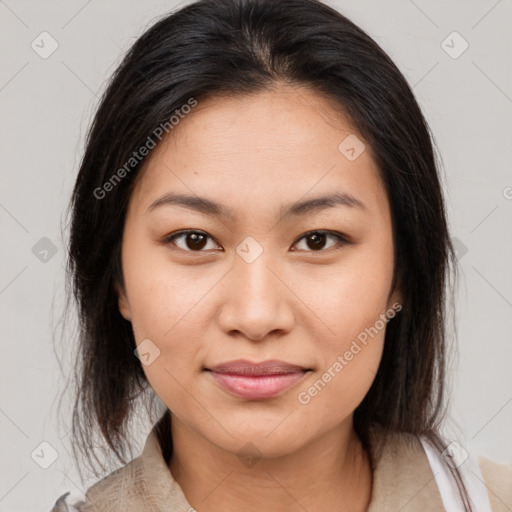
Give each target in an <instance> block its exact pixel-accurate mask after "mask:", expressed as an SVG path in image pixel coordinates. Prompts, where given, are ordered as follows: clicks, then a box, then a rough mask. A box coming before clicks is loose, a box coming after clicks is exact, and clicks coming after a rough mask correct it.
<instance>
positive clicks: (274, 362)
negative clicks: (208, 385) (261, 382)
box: [206, 359, 309, 376]
mask: <svg viewBox="0 0 512 512" xmlns="http://www.w3.org/2000/svg"><path fill="white" fill-rule="evenodd" d="M206 370H210V371H212V372H216V373H231V374H235V375H253V376H254V375H278V374H285V373H296V372H303V371H308V370H309V368H303V367H302V366H299V365H296V364H290V363H286V362H285V361H280V360H278V359H269V360H267V361H262V362H260V363H253V362H251V361H248V360H247V359H237V360H236V361H228V362H226V363H221V364H218V365H216V366H212V367H210V368H206Z"/></svg>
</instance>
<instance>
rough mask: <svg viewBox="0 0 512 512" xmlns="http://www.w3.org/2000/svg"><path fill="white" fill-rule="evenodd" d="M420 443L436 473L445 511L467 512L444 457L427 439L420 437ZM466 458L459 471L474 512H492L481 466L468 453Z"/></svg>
mask: <svg viewBox="0 0 512 512" xmlns="http://www.w3.org/2000/svg"><path fill="white" fill-rule="evenodd" d="M420 441H421V444H422V445H423V449H424V450H425V453H426V455H427V459H428V461H429V463H430V467H431V468H432V472H433V473H434V478H435V480H436V483H437V487H438V488H439V492H440V494H441V498H442V500H443V505H444V508H445V510H446V511H447V512H465V508H464V504H463V502H462V498H461V496H460V492H459V490H458V486H457V482H456V481H455V478H454V477H453V475H452V473H451V471H450V469H449V467H448V465H447V464H448V462H447V461H445V460H443V456H442V455H441V454H440V453H439V451H438V450H437V448H436V447H435V446H433V445H432V444H431V442H430V441H429V440H428V439H427V438H426V437H420ZM454 445H455V446H456V447H458V446H459V445H458V444H457V443H454ZM465 456H466V457H467V458H466V459H465V460H464V461H462V462H460V465H459V466H458V469H459V472H460V473H461V476H462V479H463V480H464V484H465V486H466V490H467V491H468V495H469V499H470V500H471V504H472V507H473V510H475V511H478V512H492V510H491V504H490V502H489V495H488V494H487V489H486V486H485V484H484V479H483V476H482V472H481V470H480V466H479V465H478V463H477V462H476V461H474V460H473V459H472V458H471V457H470V456H468V454H467V452H466V453H465Z"/></svg>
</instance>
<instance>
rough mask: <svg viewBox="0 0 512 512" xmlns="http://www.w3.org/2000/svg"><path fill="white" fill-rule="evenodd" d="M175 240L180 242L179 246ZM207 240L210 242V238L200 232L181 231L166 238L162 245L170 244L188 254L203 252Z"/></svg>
mask: <svg viewBox="0 0 512 512" xmlns="http://www.w3.org/2000/svg"><path fill="white" fill-rule="evenodd" d="M176 240H181V246H180V244H179V243H176V242H175V241H176ZM208 240H211V237H210V236H209V235H207V234H206V233H203V232H202V231H182V232H181V233H176V234H174V235H172V236H169V237H167V238H166V239H165V240H164V243H165V244H168V243H172V244H174V245H176V246H177V247H178V248H180V249H183V250H184V251H188V252H204V251H202V250H203V249H204V248H205V247H206V246H207V245H208ZM211 248H212V247H209V248H208V249H211ZM213 248H215V247H213Z"/></svg>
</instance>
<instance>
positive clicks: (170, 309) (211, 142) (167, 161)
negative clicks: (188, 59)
mask: <svg viewBox="0 0 512 512" xmlns="http://www.w3.org/2000/svg"><path fill="white" fill-rule="evenodd" d="M349 134H356V135H357V136H358V137H359V139H360V140H363V138H362V136H361V135H359V134H358V133H357V131H356V130H355V128H354V127H353V126H352V125H351V123H350V122H349V120H348V118H347V117H346V116H344V115H343V113H342V111H341V109H340V108H339V106H338V105H335V104H333V103H332V102H330V101H328V100H327V99H325V98H322V97H321V96H319V95H317V94H316V93H315V92H314V91H311V90H308V89H305V88H298V87H294V88H291V87H288V86H284V85H281V86H279V87H276V88H275V89H273V90H269V91H265V92H262V93H258V94H256V95H251V96H246V97H231V98H230V97H226V96H224V97H217V98H215V100H213V99H209V100H205V101H203V102H199V104H198V105H197V107H195V108H194V109H193V111H192V112H191V113H190V114H188V115H187V116H186V117H185V118H184V119H183V120H181V122H180V123H179V125H177V126H176V127H175V128H174V130H173V131H172V132H171V133H170V135H169V136H168V138H167V139H166V140H165V143H162V144H161V145H159V146H157V148H156V149H154V150H153V152H152V153H151V155H150V157H149V160H147V163H146V165H145V168H144V169H143V172H142V174H141V175H140V176H139V179H138V182H137V185H136V187H135V189H134V192H133V194H132V197H131V199H130V203H129V207H128V212H127V217H126V222H125V229H124V233H123V244H122V267H123V278H124V288H122V289H120V290H119V309H120V311H121V313H122V315H123V316H124V318H126V319H127V320H129V321H131V322H132V326H133V331H134V335H135V339H136V342H137V344H140V343H141V342H142V341H143V340H145V339H150V340H151V342H152V343H154V345H155V346H157V347H158V349H159V350H160V354H159V356H158V357H157V358H156V359H155V360H154V361H153V362H152V363H151V364H150V365H148V366H145V365H144V371H145V374H146V376H147V378H148V381H149V383H150V385H151V386H152V388H153V389H154V391H155V393H156V394H157V395H158V396H159V398H160V399H161V400H162V401H163V402H164V403H165V404H166V406H167V407H168V408H169V409H170V410H171V411H172V418H171V425H170V428H171V432H172V437H173V442H174V453H173V456H172V458H171V461H170V465H169V466H170V470H171V472H172V475H173V476H174V478H175V479H176V481H177V482H178V483H179V484H180V486H181V488H182V490H183V492H184V494H185V496H186V498H187V500H188V501H189V503H190V504H191V505H192V506H193V507H194V508H195V509H197V510H199V511H200V512H217V511H223V512H225V511H227V510H248V511H261V510H266V511H276V512H277V511H287V512H290V511H292V512H294V511H303V510H304V509H306V510H308V511H309V512H320V511H325V510H329V509H331V510H338V511H351V512H354V511H365V510H367V508H368V504H369V502H370V499H371V492H372V491H371V489H372V471H371V468H370V464H369V458H368V454H367V453H366V452H365V451H364V450H363V448H362V444H361V442H360V440H359V438H358V436H357V435H356V433H355V431H354V428H353V412H354V409H355V408H356V407H357V406H358V405H359V403H360V402H361V401H362V400H363V398H364V396H365V395H366V393H367V392H368V390H369V388H370V386H371V384H372V382H373V379H374V377H375V374H376V372H377V369H378V366H379V362H380V359H381V355H382V349H383V342H384V333H385V327H384V328H382V329H381V330H379V332H378V334H377V335H375V336H374V337H373V338H370V341H369V342H368V344H367V345H366V346H364V348H363V349H362V350H361V351H360V352H359V353H357V355H355V356H354V357H353V359H352V360H351V361H349V362H348V363H347V364H346V366H344V367H343V369H342V371H339V372H338V373H336V376H335V377H334V378H332V379H331V381H330V382H329V383H328V384H327V385H326V386H325V387H324V388H323V389H321V391H320V392H319V393H318V394H317V395H316V396H314V397H313V398H311V400H310V402H309V403H307V404H303V403H301V402H300V401H299V400H298V394H299V393H300V392H301V391H302V392H303V391H304V390H306V391H307V390H308V388H310V387H311V386H312V385H313V384H314V383H315V381H317V380H318V379H319V378H321V377H322V375H323V374H324V372H325V371H326V370H327V369H328V368H329V367H332V366H333V363H335V361H336V360H337V358H338V356H340V355H341V356H343V354H344V353H345V352H346V351H347V350H348V349H349V347H350V346H351V343H352V342H353V341H354V340H355V339H356V337H357V336H358V334H360V333H361V332H362V331H364V330H365V328H368V327H370V326H374V325H375V323H376V321H377V320H378V319H379V315H381V314H384V313H385V312H386V311H387V310H389V309H390V308H391V307H392V305H393V304H396V303H397V302H400V295H399V293H398V292H396V291H395V290H392V288H391V284H392V276H393V265H394V258H393V236H392V223H391V213H390V207H389V202H388V198H387V195H386V192H385V188H384V185H383V183H382V181H381V179H380V177H379V173H378V169H377V167H376V165H375V162H374V160H373V158H372V156H371V149H370V148H369V146H368V145H366V150H365V151H363V152H362V153H361V155H360V156H359V157H358V158H357V159H355V160H354V161H350V160H349V159H347V158H346V157H345V156H344V155H343V154H342V153H341V152H340V151H339V150H338V145H339V144H340V143H341V142H342V141H343V140H344V139H345V137H347V135H349ZM333 191H339V192H346V193H350V194H351V195H353V196H355V197H356V198H357V199H359V200H360V201H361V202H362V203H363V204H364V205H365V209H361V208H355V207H349V206H343V205H342V206H335V207H332V208H327V209H324V210H321V211H315V212H309V213H308V214H306V215H303V216H298V217H284V218H281V217H280V208H281V207H282V206H284V205H288V204H289V203H293V202H295V201H298V200H304V199H311V198H313V197H317V196H321V195H324V194H328V193H332V192H333ZM169 192H174V193H183V194H190V195H197V196H201V197H207V198H209V199H212V200H214V201H217V202H219V203H222V204H223V205H225V206H226V207H229V208H231V209H232V210H233V219H227V218H225V219H220V218H216V217H214V216H211V215H206V214H203V213H199V212H196V211H193V210H191V209H187V208H185V207H182V206H178V205H165V206H161V207H158V208H155V209H154V210H152V211H150V212H148V208H149V206H150V205H151V204H152V203H153V202H154V201H155V200H156V199H158V198H160V197H162V196H163V195H165V194H167V193H169ZM185 229H194V230H200V231H201V232H205V233H206V234H207V235H208V237H207V238H206V239H205V241H204V243H203V244H202V245H201V244H200V245H199V246H198V245H197V243H196V245H194V240H193V239H192V240H191V239H190V236H189V237H187V236H186V235H184V236H181V237H178V238H177V239H176V238H175V239H174V243H173V242H169V241H168V242H167V244H165V243H164V239H165V238H166V236H168V235H170V234H172V233H177V232H179V231H180V230H185ZM319 229H324V230H332V231H337V232H339V233H341V234H343V235H345V237H346V238H347V240H349V241H350V243H348V244H343V243H342V242H339V241H338V240H337V239H336V238H335V237H332V236H330V235H329V236H327V237H326V238H325V241H324V243H323V245H322V244H320V247H319V249H315V247H316V246H315V245H314V243H312V242H311V241H309V243H308V237H305V236H304V235H306V234H308V233H309V234H311V233H310V232H311V231H313V232H314V231H315V230H319ZM246 237H253V238H254V239H255V240H256V243H257V244H258V245H257V247H260V248H261V249H262V250H263V252H262V253H261V254H260V255H259V257H257V258H256V259H255V260H254V261H252V262H251V263H248V262H247V261H246V260H244V259H243V258H242V257H240V256H239V254H238V253H237V247H239V246H240V244H241V243H242V242H243V241H244V240H245V239H246ZM242 245H243V244H242ZM250 250H251V251H254V246H252V248H251V249H250ZM201 251H202V252H201ZM253 254H254V252H253ZM239 358H245V359H249V360H251V361H255V362H259V361H263V360H267V359H281V360H283V361H286V362H289V363H292V364H299V365H301V366H303V367H307V368H311V369H312V370H313V371H311V372H309V373H307V374H306V375H305V376H304V378H303V379H302V380H301V381H300V382H297V383H296V384H295V385H293V386H292V387H291V388H288V389H287V390H285V391H284V392H283V393H282V394H280V395H279V396H277V397H273V398H270V399H264V400H248V399H244V398H239V397H235V396H233V395H231V394H229V393H228V392H226V391H225V390H224V389H223V388H221V387H220V386H219V385H218V384H217V383H216V382H215V380H214V379H213V378H212V376H211V374H210V373H209V372H205V371H203V368H204V367H210V366H212V365H214V364H219V363H221V362H226V361H230V360H234V359H239ZM247 443H252V444H251V448H247ZM244 446H245V448H243V447H244ZM254 447H256V449H257V453H258V456H257V459H255V461H256V462H255V463H254V464H253V465H251V466H250V467H249V465H247V464H244V463H243V461H242V460H241V458H240V457H238V456H237V453H238V452H239V450H241V449H245V450H253V451H254Z"/></svg>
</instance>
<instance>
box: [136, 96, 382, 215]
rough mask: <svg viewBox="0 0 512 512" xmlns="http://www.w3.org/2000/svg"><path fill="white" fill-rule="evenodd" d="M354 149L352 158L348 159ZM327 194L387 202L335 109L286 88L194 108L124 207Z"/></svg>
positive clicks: (245, 203)
mask: <svg viewBox="0 0 512 512" xmlns="http://www.w3.org/2000/svg"><path fill="white" fill-rule="evenodd" d="M345 141H348V142H347V143H345ZM354 143H355V145H356V147H355V149H356V150H357V152H358V153H359V152H360V154H359V155H357V154H356V158H355V159H354V158H348V157H347V153H346V152H344V150H346V147H345V146H346V145H347V144H349V145H352V146H354ZM361 148H364V150H362V149H361ZM352 155H353V152H352ZM348 156H349V157H350V156H351V154H350V153H349V154H348ZM333 191H336V192H342V193H343V192H345V193H348V194H351V195H353V196H356V197H359V198H360V199H361V200H362V201H363V202H365V203H369V204H371V203H374V204H375V205H376V207H377V208H382V207H383V202H385V201H386V200H387V199H386V197H385V194H384V190H383V185H382V183H381V181H380V177H379V172H378V169H377V166H376V165H375V162H374V160H373V158H372V154H371V148H369V146H368V145H367V144H365V143H364V141H363V138H362V136H361V135H360V134H359V133H358V132H357V130H356V129H355V128H354V126H353V125H352V123H351V122H350V119H349V118H348V116H346V115H345V114H344V112H343V110H342V108H341V107H340V106H339V105H337V104H335V103H334V102H333V101H329V100H328V99H326V98H324V97H322V96H320V95H318V94H317V93H315V92H313V91H311V90H309V89H306V88H299V87H290V86H287V87H281V88H278V89H275V90H269V91H264V92H261V93H257V94H252V95H245V96H226V95H223V96H218V97H213V98H209V99H207V100H204V101H199V102H198V105H197V106H196V107H194V109H193V110H192V111H191V112H190V113H189V114H187V115H185V116H184V117H183V118H182V119H181V120H180V122H179V124H178V125H176V126H175V127H174V128H173V130H172V132H170V134H169V135H168V136H167V138H166V139H164V140H163V142H162V143H161V144H160V145H158V146H157V147H156V148H155V149H154V150H153V152H152V153H151V154H150V155H149V157H148V158H147V160H146V162H145V164H144V168H143V170H142V171H141V175H140V176H139V177H138V183H137V186H136V189H135V191H134V196H135V197H133V198H132V200H133V201H135V202H137V203H139V204H140V206H141V207H145V208H146V209H147V208H148V207H149V206H150V205H151V203H152V202H154V201H155V199H157V197H158V196H159V195H162V194H164V193H166V192H167V193H168V192H179V193H186V194H187V195H197V196H202V197H205V196H207V197H210V198H215V199H216V200H217V201H219V202H221V203H223V204H227V205H230V206H232V208H231V209H232V210H233V211H236V209H237V208H238V209H240V210H241V211H242V210H247V209H251V208H254V207H255V206H256V205H257V206H258V207H263V206H264V205H270V204H275V203H279V206H280V205H282V204H286V203H289V202H291V201H296V200H298V199H300V198H301V197H303V196H306V195H311V196H317V195H321V194H325V193H327V192H333ZM383 194H384V195H383ZM364 198H366V200H365V199H364Z"/></svg>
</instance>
